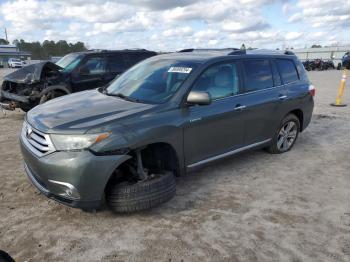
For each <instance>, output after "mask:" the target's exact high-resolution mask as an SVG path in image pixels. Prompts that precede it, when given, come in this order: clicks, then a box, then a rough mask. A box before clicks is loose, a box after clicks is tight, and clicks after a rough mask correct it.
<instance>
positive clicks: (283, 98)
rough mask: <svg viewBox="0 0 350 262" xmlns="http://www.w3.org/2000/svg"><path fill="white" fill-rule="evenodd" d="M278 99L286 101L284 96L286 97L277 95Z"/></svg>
mask: <svg viewBox="0 0 350 262" xmlns="http://www.w3.org/2000/svg"><path fill="white" fill-rule="evenodd" d="M278 99H279V100H286V99H287V96H286V95H279V96H278Z"/></svg>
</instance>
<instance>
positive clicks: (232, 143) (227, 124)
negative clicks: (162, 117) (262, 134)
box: [184, 62, 244, 168]
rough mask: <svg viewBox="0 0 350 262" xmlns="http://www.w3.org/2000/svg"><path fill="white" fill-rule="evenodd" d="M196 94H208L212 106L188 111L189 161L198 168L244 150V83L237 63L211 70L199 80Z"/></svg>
mask: <svg viewBox="0 0 350 262" xmlns="http://www.w3.org/2000/svg"><path fill="white" fill-rule="evenodd" d="M192 91H203V92H208V93H209V94H210V95H211V98H212V103H211V104H210V105H205V106H189V107H188V108H186V109H184V110H185V115H186V116H187V119H188V121H187V123H186V126H185V128H184V150H185V161H186V165H187V166H188V167H190V168H191V167H195V166H197V165H200V164H202V163H205V162H207V161H210V160H211V159H213V158H215V157H218V156H220V155H222V154H226V153H228V152H230V151H232V150H235V149H237V148H240V147H241V146H243V143H244V118H243V116H242V114H244V110H242V107H241V104H240V99H241V98H240V96H239V95H238V94H239V93H240V80H239V74H238V67H237V65H236V64H235V63H234V62H230V63H227V62H226V63H222V64H216V65H213V66H210V67H209V68H207V69H206V70H205V71H204V72H203V73H202V74H201V75H200V77H199V78H198V79H197V80H196V82H195V84H194V86H193V88H192Z"/></svg>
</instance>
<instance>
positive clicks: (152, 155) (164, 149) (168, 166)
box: [141, 143, 180, 175]
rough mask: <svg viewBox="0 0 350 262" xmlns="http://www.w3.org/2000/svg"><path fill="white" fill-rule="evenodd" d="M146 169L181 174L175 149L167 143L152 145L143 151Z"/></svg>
mask: <svg viewBox="0 0 350 262" xmlns="http://www.w3.org/2000/svg"><path fill="white" fill-rule="evenodd" d="M141 155H142V162H143V165H144V167H145V168H149V169H154V168H155V169H164V170H167V171H172V172H174V174H175V175H178V174H179V170H180V167H179V161H178V158H177V154H176V151H175V149H174V148H173V147H172V146H171V145H170V144H167V143H155V144H150V145H148V146H147V147H145V148H143V149H142V150H141Z"/></svg>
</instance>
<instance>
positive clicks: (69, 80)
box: [0, 49, 157, 111]
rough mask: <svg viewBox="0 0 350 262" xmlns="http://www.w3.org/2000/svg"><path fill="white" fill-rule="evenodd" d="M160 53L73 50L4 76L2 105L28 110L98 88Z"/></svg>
mask: <svg viewBox="0 0 350 262" xmlns="http://www.w3.org/2000/svg"><path fill="white" fill-rule="evenodd" d="M155 55H157V53H155V52H152V51H148V50H144V49H139V50H119V51H108V50H90V51H86V52H79V53H71V54H68V55H66V56H64V57H63V58H61V59H60V60H59V61H57V62H56V63H52V62H49V61H47V62H41V63H38V64H33V65H29V66H26V67H24V68H22V69H19V70H17V71H15V72H13V73H11V74H9V75H7V76H5V78H4V82H3V84H2V90H0V102H1V106H2V107H3V108H5V109H8V110H14V109H15V108H16V107H19V108H21V109H22V110H23V111H28V110H30V109H31V108H33V107H34V106H36V105H38V104H42V103H44V102H46V101H48V100H50V99H53V98H55V97H59V96H62V95H66V94H70V93H75V92H79V91H83V90H87V89H93V88H98V87H101V86H104V85H106V84H107V83H108V82H110V81H112V80H113V79H114V78H115V77H116V76H118V75H120V74H121V73H122V72H124V71H125V70H126V69H128V68H129V67H131V66H133V65H135V64H137V63H138V62H140V61H142V60H144V59H146V58H149V57H151V56H155Z"/></svg>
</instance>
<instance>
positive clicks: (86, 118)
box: [27, 90, 155, 133]
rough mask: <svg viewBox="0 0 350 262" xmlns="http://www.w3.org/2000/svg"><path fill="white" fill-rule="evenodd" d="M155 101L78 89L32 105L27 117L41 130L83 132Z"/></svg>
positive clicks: (132, 112) (125, 115) (145, 108)
mask: <svg viewBox="0 0 350 262" xmlns="http://www.w3.org/2000/svg"><path fill="white" fill-rule="evenodd" d="M152 107H155V105H149V104H141V103H134V102H129V101H125V100H123V99H121V98H118V97H112V96H107V95H105V94H102V93H100V92H99V91H97V90H90V91H85V92H78V93H74V94H71V95H67V96H63V97H59V98H56V99H54V100H51V101H49V102H46V103H45V104H42V105H39V106H36V107H35V108H33V109H32V110H30V111H29V112H28V114H27V121H28V122H29V124H31V125H33V126H34V128H37V129H39V130H40V131H42V132H45V133H85V132H86V131H88V130H89V129H91V128H94V127H96V126H98V125H101V124H103V123H107V122H110V121H113V120H117V119H122V118H124V117H127V116H131V115H133V114H136V113H140V112H143V111H145V110H147V109H150V108H152Z"/></svg>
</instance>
